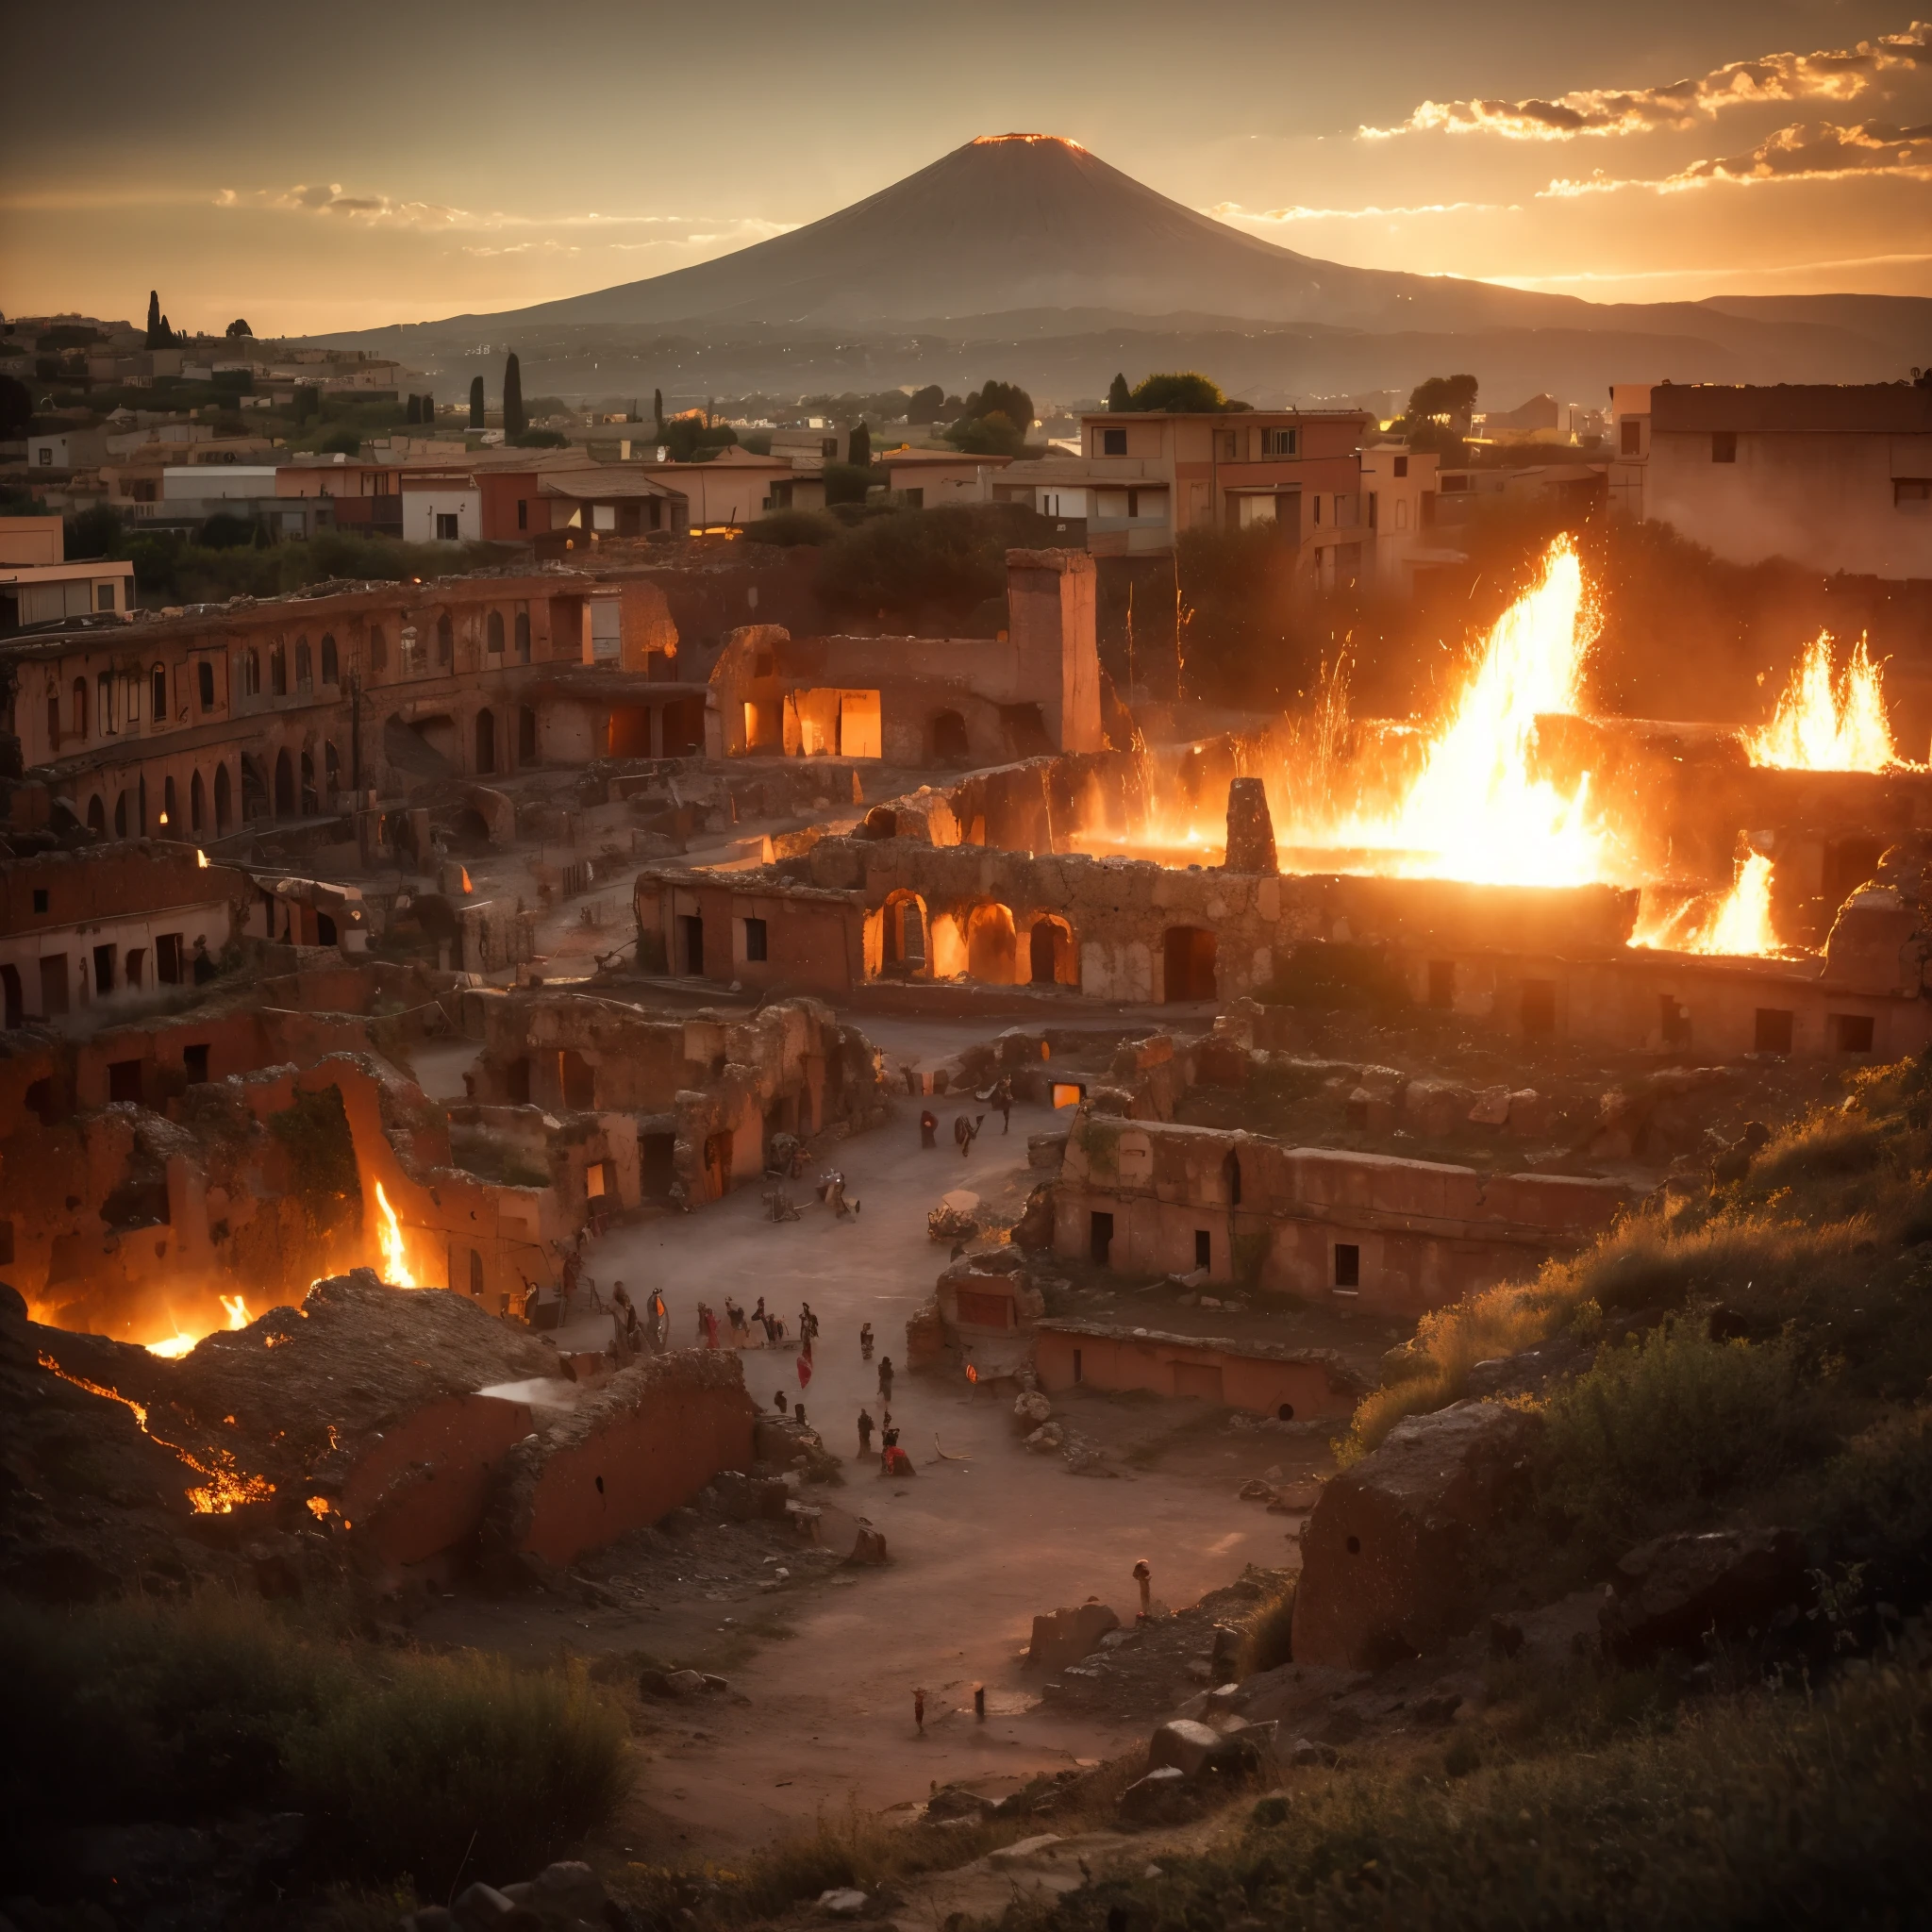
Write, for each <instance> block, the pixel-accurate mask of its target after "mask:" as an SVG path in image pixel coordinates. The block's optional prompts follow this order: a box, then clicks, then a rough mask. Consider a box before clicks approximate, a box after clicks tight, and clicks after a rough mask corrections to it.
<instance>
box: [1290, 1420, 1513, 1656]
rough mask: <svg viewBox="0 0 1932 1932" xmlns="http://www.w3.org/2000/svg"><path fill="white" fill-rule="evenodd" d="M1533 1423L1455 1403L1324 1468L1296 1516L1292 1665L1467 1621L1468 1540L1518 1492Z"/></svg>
mask: <svg viewBox="0 0 1932 1932" xmlns="http://www.w3.org/2000/svg"><path fill="white" fill-rule="evenodd" d="M1540 1428H1541V1422H1540V1421H1539V1419H1538V1418H1537V1417H1535V1416H1534V1415H1532V1414H1529V1413H1527V1412H1525V1411H1524V1410H1521V1409H1515V1408H1505V1407H1501V1406H1500V1405H1498V1404H1495V1403H1489V1402H1458V1403H1457V1404H1455V1405H1454V1406H1453V1407H1449V1408H1445V1409H1440V1410H1438V1411H1437V1412H1436V1413H1434V1414H1432V1415H1422V1416H1410V1417H1408V1418H1407V1419H1406V1420H1405V1421H1403V1422H1400V1423H1398V1424H1396V1425H1395V1427H1394V1428H1393V1429H1392V1430H1391V1431H1390V1434H1389V1438H1388V1440H1387V1441H1385V1442H1384V1443H1383V1444H1382V1446H1381V1447H1380V1448H1379V1449H1377V1450H1375V1451H1374V1453H1373V1454H1372V1455H1369V1456H1365V1457H1363V1458H1362V1459H1361V1460H1360V1461H1359V1462H1357V1463H1356V1464H1355V1465H1354V1466H1353V1467H1352V1468H1349V1469H1346V1470H1343V1471H1342V1472H1341V1474H1339V1475H1335V1476H1331V1477H1330V1478H1329V1480H1328V1481H1327V1482H1326V1483H1325V1484H1324V1486H1323V1490H1322V1495H1321V1500H1320V1501H1319V1502H1318V1503H1317V1504H1316V1505H1315V1508H1314V1513H1313V1514H1312V1515H1311V1516H1310V1517H1309V1518H1308V1520H1307V1523H1306V1524H1303V1525H1302V1533H1301V1542H1302V1574H1301V1580H1300V1583H1299V1585H1298V1587H1297V1589H1296V1591H1295V1607H1294V1635H1293V1642H1294V1658H1295V1661H1296V1663H1298V1664H1323V1665H1329V1666H1333V1667H1337V1668H1345V1669H1350V1670H1375V1669H1379V1668H1381V1667H1382V1666H1383V1665H1385V1664H1388V1663H1391V1662H1393V1661H1394V1660H1395V1659H1397V1658H1398V1657H1408V1656H1413V1655H1415V1654H1417V1653H1419V1652H1423V1651H1426V1650H1429V1649H1431V1648H1433V1647H1435V1646H1436V1645H1438V1644H1440V1643H1441V1642H1442V1641H1445V1640H1446V1639H1448V1638H1450V1637H1452V1636H1454V1635H1455V1634H1456V1633H1457V1631H1458V1630H1461V1629H1463V1628H1466V1627H1467V1625H1468V1623H1469V1621H1470V1620H1471V1619H1472V1618H1473V1617H1474V1613H1475V1604H1474V1593H1475V1589H1476V1583H1477V1578H1476V1575H1475V1566H1474V1552H1475V1547H1476V1545H1477V1544H1478V1543H1479V1542H1480V1541H1481V1540H1482V1539H1483V1537H1485V1536H1486V1535H1487V1534H1488V1533H1489V1532H1490V1531H1491V1530H1492V1529H1493V1528H1495V1527H1496V1526H1497V1525H1498V1524H1501V1523H1502V1522H1504V1521H1505V1520H1506V1519H1507V1517H1508V1516H1509V1514H1510V1513H1511V1512H1512V1511H1513V1510H1514V1509H1515V1508H1516V1507H1518V1506H1519V1504H1520V1503H1521V1502H1522V1500H1523V1499H1524V1496H1525V1495H1526V1492H1527V1488H1528V1455H1529V1451H1530V1448H1531V1445H1532V1443H1533V1441H1534V1440H1535V1438H1536V1435H1537V1432H1538V1431H1539V1429H1540Z"/></svg>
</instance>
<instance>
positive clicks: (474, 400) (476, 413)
mask: <svg viewBox="0 0 1932 1932" xmlns="http://www.w3.org/2000/svg"><path fill="white" fill-rule="evenodd" d="M482 426H483V378H482V377H481V376H480V375H473V376H472V377H471V378H470V427H471V428H472V429H481V428H482Z"/></svg>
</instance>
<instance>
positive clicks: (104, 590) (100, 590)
mask: <svg viewBox="0 0 1932 1932" xmlns="http://www.w3.org/2000/svg"><path fill="white" fill-rule="evenodd" d="M94 608H95V609H96V610H111V609H113V608H114V587H113V585H112V584H96V585H95V586H94Z"/></svg>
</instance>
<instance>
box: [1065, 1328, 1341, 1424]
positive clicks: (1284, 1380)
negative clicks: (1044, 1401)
mask: <svg viewBox="0 0 1932 1932" xmlns="http://www.w3.org/2000/svg"><path fill="white" fill-rule="evenodd" d="M1033 1359H1034V1366H1035V1369H1036V1371H1037V1372H1038V1374H1039V1376H1040V1386H1041V1388H1042V1389H1044V1390H1045V1391H1047V1392H1048V1393H1049V1394H1053V1395H1058V1394H1060V1393H1062V1392H1064V1391H1066V1390H1069V1389H1074V1388H1084V1389H1100V1390H1106V1391H1121V1390H1128V1389H1144V1390H1147V1391H1151V1392H1152V1393H1154V1394H1156V1395H1171V1396H1195V1397H1198V1398H1199V1399H1201V1400H1203V1401H1207V1402H1214V1403H1222V1404H1225V1405H1226V1406H1227V1407H1230V1408H1243V1409H1247V1410H1249V1411H1251V1412H1252V1413H1254V1414H1256V1415H1271V1416H1274V1417H1276V1418H1278V1419H1279V1420H1280V1421H1282V1422H1293V1421H1296V1420H1301V1421H1309V1420H1312V1419H1314V1418H1317V1417H1323V1416H1336V1417H1341V1416H1346V1415H1351V1414H1353V1413H1354V1411H1355V1405H1356V1401H1357V1395H1358V1394H1359V1387H1358V1383H1357V1378H1356V1377H1354V1376H1352V1375H1350V1374H1346V1373H1344V1372H1342V1371H1341V1369H1340V1367H1339V1364H1337V1363H1336V1362H1335V1361H1334V1360H1332V1359H1324V1358H1323V1357H1322V1355H1321V1352H1319V1351H1317V1352H1315V1353H1314V1354H1312V1355H1304V1356H1301V1357H1295V1356H1291V1355H1290V1354H1288V1353H1287V1352H1286V1351H1278V1350H1274V1349H1271V1348H1269V1347H1267V1346H1265V1345H1253V1346H1244V1345H1243V1344H1241V1342H1238V1341H1225V1340H1223V1339H1220V1338H1216V1337H1199V1338H1196V1337H1193V1336H1186V1335H1162V1334H1158V1333H1153V1334H1145V1333H1143V1334H1138V1335H1137V1334H1134V1333H1131V1332H1130V1331H1128V1330H1126V1329H1124V1328H1115V1327H1112V1326H1110V1325H1108V1324H1103V1323H1098V1322H1045V1323H1042V1324H1041V1325H1040V1327H1039V1328H1038V1330H1037V1331H1036V1332H1035V1336H1034V1342H1033Z"/></svg>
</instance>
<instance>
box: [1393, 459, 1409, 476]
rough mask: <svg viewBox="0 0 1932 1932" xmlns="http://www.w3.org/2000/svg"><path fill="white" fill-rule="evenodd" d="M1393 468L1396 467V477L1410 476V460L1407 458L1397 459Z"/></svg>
mask: <svg viewBox="0 0 1932 1932" xmlns="http://www.w3.org/2000/svg"><path fill="white" fill-rule="evenodd" d="M1393 467H1394V471H1395V474H1396V475H1398V476H1406V475H1408V458H1407V457H1397V458H1395V461H1394V465H1393Z"/></svg>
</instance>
